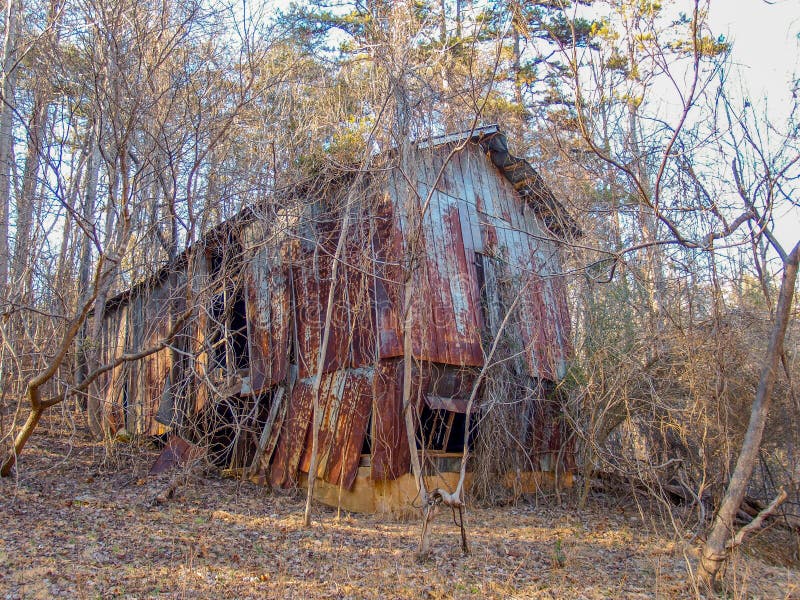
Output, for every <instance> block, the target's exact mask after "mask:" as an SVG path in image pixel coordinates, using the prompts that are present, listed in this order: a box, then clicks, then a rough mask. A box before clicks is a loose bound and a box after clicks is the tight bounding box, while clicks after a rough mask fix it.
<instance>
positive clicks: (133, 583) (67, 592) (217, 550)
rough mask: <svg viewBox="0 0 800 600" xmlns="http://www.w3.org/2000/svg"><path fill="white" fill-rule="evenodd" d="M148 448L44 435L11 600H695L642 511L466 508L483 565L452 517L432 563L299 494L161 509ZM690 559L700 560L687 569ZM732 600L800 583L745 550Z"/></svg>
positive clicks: (5, 591) (22, 495)
mask: <svg viewBox="0 0 800 600" xmlns="http://www.w3.org/2000/svg"><path fill="white" fill-rule="evenodd" d="M154 458H155V452H154V451H153V450H145V449H135V448H132V447H130V446H127V445H121V444H116V445H115V446H114V447H113V448H112V450H111V458H109V452H108V451H106V450H105V449H104V447H103V446H102V445H99V444H93V443H88V442H85V441H80V440H78V439H77V438H74V437H73V438H72V439H70V438H69V437H64V436H63V435H56V434H55V433H48V432H46V431H44V430H42V431H39V432H37V434H36V435H35V436H34V438H33V439H32V440H31V444H30V446H29V447H28V448H27V449H26V452H25V454H24V456H23V457H21V461H20V471H19V473H20V474H19V475H18V477H17V478H16V479H10V480H5V481H3V482H0V515H1V516H0V599H2V598H7V599H13V598H51V597H64V598H273V597H274V598H381V599H383V598H609V597H613V598H652V597H663V598H686V597H691V596H693V595H694V592H693V588H692V586H691V583H689V582H690V577H689V576H688V575H687V564H692V562H693V557H694V556H695V548H694V547H693V546H692V545H691V544H690V543H689V542H688V541H678V542H676V541H675V539H676V538H675V536H668V535H664V534H659V533H657V532H656V530H655V529H654V528H652V527H650V526H648V525H647V524H646V523H644V522H643V521H642V520H641V518H640V516H639V515H638V513H637V512H636V511H634V510H631V509H630V508H629V509H624V508H620V507H617V506H613V505H611V504H606V505H603V504H601V503H599V502H598V503H595V504H594V505H593V506H592V507H591V508H590V509H588V510H584V511H578V510H576V509H574V508H569V507H565V508H553V507H552V506H549V505H548V506H542V505H540V506H538V507H537V506H534V505H532V504H520V505H517V506H513V507H503V508H494V509H476V510H471V511H470V512H469V515H468V518H469V522H468V527H469V535H470V543H471V545H472V554H471V555H469V556H462V555H461V553H460V551H459V537H458V529H457V527H455V525H454V524H453V521H452V518H451V517H450V515H449V514H442V515H439V516H438V517H437V519H436V521H435V528H434V535H433V538H432V541H433V552H432V555H431V557H430V559H428V560H426V561H422V562H419V561H417V560H416V559H415V557H414V550H415V547H416V542H417V536H418V533H419V524H418V523H417V522H405V523H404V522H396V521H391V520H388V519H386V518H379V517H375V516H365V515H342V516H341V517H340V518H337V515H336V512H335V511H333V510H331V509H328V508H325V507H317V508H316V513H315V517H316V520H315V523H314V526H313V528H312V529H304V528H303V527H302V523H301V516H302V507H303V503H302V501H301V499H300V498H299V495H294V496H292V495H275V494H271V493H270V492H269V491H268V490H266V489H265V488H260V487H257V486H254V485H252V484H249V483H239V482H235V481H232V480H226V479H219V478H217V477H216V476H214V475H207V476H203V477H196V478H194V479H192V480H190V481H189V482H188V483H187V484H186V485H184V486H182V487H181V489H180V491H179V494H178V497H177V498H175V499H174V500H172V501H170V502H169V503H167V504H165V505H161V506H159V505H155V504H154V503H153V499H154V497H155V496H156V495H158V493H159V492H160V491H161V490H163V488H164V487H165V485H166V484H167V482H168V479H169V475H165V476H160V477H159V478H152V477H147V474H146V473H147V469H148V468H149V466H150V464H151V463H152V461H153V460H154ZM687 558H688V559H689V560H688V562H687ZM727 585H728V597H760V598H783V597H787V598H788V597H797V598H800V578H799V576H798V572H797V571H795V570H792V569H790V568H785V567H784V568H782V567H776V566H770V565H767V564H764V563H763V562H761V561H760V560H758V559H756V558H753V557H751V556H747V555H745V554H744V553H742V554H739V555H738V556H737V557H736V559H735V561H734V564H733V565H732V567H731V568H730V569H729V570H728V573H727Z"/></svg>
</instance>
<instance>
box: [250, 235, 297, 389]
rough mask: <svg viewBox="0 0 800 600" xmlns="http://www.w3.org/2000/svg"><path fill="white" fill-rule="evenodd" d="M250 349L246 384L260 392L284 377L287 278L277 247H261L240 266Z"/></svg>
mask: <svg viewBox="0 0 800 600" xmlns="http://www.w3.org/2000/svg"><path fill="white" fill-rule="evenodd" d="M242 279H243V280H244V287H245V305H246V313H247V337H248V347H249V351H250V385H251V388H252V391H253V393H261V392H263V391H264V390H266V389H267V388H269V387H272V386H273V385H275V384H276V383H279V382H281V381H283V380H284V379H285V378H286V372H287V367H288V364H289V344H290V339H291V337H290V329H291V315H290V311H291V280H290V274H289V269H288V268H287V267H286V266H285V265H284V264H283V260H282V257H281V255H280V253H279V249H277V248H275V247H273V246H264V247H262V248H260V249H258V250H257V251H256V252H254V253H253V254H252V255H251V256H250V257H249V258H248V259H247V261H246V263H245V265H244V266H243V268H242Z"/></svg>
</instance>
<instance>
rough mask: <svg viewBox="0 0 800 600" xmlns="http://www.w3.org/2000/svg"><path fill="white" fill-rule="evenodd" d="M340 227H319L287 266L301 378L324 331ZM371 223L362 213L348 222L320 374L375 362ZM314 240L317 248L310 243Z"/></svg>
mask: <svg viewBox="0 0 800 600" xmlns="http://www.w3.org/2000/svg"><path fill="white" fill-rule="evenodd" d="M339 225H340V224H339V223H338V222H336V224H335V225H334V224H333V222H332V221H331V220H327V221H325V222H322V223H318V224H317V225H316V228H315V232H314V235H312V236H310V237H309V238H308V239H307V240H304V241H303V242H302V243H301V244H300V250H299V252H298V257H297V260H296V261H294V263H293V265H292V272H293V283H294V301H295V309H294V314H295V317H296V319H297V337H298V362H299V369H300V377H301V378H305V377H309V376H312V375H315V374H316V371H317V362H318V360H319V356H320V347H321V345H322V338H323V334H324V327H325V315H326V310H327V302H328V293H329V290H330V285H331V277H332V268H333V260H334V256H335V253H336V245H337V242H338V238H339V232H340V229H339ZM370 227H371V225H370V221H369V219H368V218H367V216H366V215H365V214H364V213H361V214H359V215H356V216H355V217H354V218H352V220H351V224H350V227H349V230H348V231H349V233H348V236H347V243H346V244H345V248H344V252H343V255H342V257H341V262H340V263H339V266H338V268H337V280H336V289H335V293H334V307H333V312H332V316H331V323H330V325H331V328H330V333H329V337H328V348H327V351H326V352H325V362H324V365H323V369H322V370H323V372H324V373H330V372H332V371H336V370H339V369H344V368H347V367H359V366H363V365H366V364H371V363H372V362H373V361H374V354H375V349H374V339H375V333H374V329H375V327H374V323H373V309H372V304H373V302H372V298H373V281H372V279H373V278H372V273H373V266H372V265H373V257H372V254H371V249H372V241H371V233H370ZM314 237H315V238H316V239H318V240H319V241H318V243H313V242H311V241H310V239H312V238H314Z"/></svg>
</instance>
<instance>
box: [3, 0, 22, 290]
mask: <svg viewBox="0 0 800 600" xmlns="http://www.w3.org/2000/svg"><path fill="white" fill-rule="evenodd" d="M20 9H21V6H20V3H19V0H8V3H7V4H6V15H5V17H6V18H5V21H6V32H5V38H4V40H3V72H2V73H1V74H0V77H2V83H0V90H1V91H2V94H3V98H2V105H0V298H2V297H4V296H5V292H6V286H7V285H8V267H9V249H8V217H9V214H10V213H9V206H10V204H11V188H12V186H11V177H12V172H13V169H12V163H13V162H14V133H13V131H12V125H13V112H14V79H15V73H16V68H15V67H16V65H15V62H16V44H17V37H18V36H17V29H18V24H19V12H20Z"/></svg>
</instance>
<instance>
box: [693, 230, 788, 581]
mask: <svg viewBox="0 0 800 600" xmlns="http://www.w3.org/2000/svg"><path fill="white" fill-rule="evenodd" d="M798 262H800V242H798V243H797V244H796V245H795V247H794V248H793V249H792V252H791V253H790V254H789V255H788V256H784V261H783V264H784V269H783V278H782V280H781V288H780V292H779V295H778V306H777V309H776V311H775V320H774V322H773V325H772V331H771V333H770V338H769V343H768V345H767V350H766V353H765V355H764V364H763V367H762V370H761V378H760V380H759V382H758V389H757V390H756V397H755V399H754V400H753V406H752V408H751V409H750V422H749V424H748V426H747V432H746V433H745V437H744V442H743V443H742V449H741V451H740V452H739V458H738V460H737V461H736V468H735V469H734V471H733V475H731V479H730V482H729V483H728V489H727V490H726V492H725V497H724V498H723V499H722V504H721V505H720V508H719V511H718V512H717V516H716V518H715V519H714V524H713V525H712V527H711V532H710V533H709V535H708V539H707V540H706V544H705V546H704V548H703V553H702V556H701V558H700V563H699V565H698V575H699V578H700V581H701V583H702V584H703V585H704V586H705V587H706V588H710V587H712V586H713V584H714V580H715V579H716V576H717V573H718V572H719V569H720V567H721V566H722V564H723V563H724V562H725V561H726V560H727V558H728V549H729V546H728V540H729V539H730V538H731V536H732V535H733V534H734V530H733V526H734V518H735V517H736V513H737V511H738V510H739V506H740V505H741V503H742V500H743V499H744V496H745V492H746V491H747V484H748V482H749V481H750V475H751V474H752V472H753V467H754V466H755V463H756V460H758V450H759V447H760V445H761V437H762V435H763V433H764V425H765V423H766V421H767V415H768V414H769V407H770V401H771V400H772V389H773V387H774V385H775V379H776V377H777V372H778V361H779V360H780V357H781V354H782V353H783V342H784V338H785V337H786V328H787V326H788V324H789V316H790V313H791V309H792V299H793V298H794V288H795V284H796V282H797V267H798Z"/></svg>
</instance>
